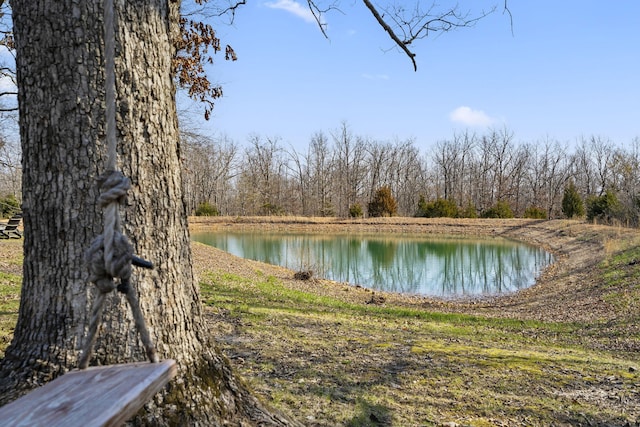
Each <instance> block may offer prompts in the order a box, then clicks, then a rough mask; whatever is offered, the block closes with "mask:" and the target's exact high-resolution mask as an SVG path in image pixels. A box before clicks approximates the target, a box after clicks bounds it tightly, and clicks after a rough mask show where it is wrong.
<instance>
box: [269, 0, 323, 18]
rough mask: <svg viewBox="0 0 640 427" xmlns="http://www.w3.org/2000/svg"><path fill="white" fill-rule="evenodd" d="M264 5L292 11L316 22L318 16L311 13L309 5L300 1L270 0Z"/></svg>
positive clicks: (298, 15)
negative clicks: (304, 4)
mask: <svg viewBox="0 0 640 427" xmlns="http://www.w3.org/2000/svg"><path fill="white" fill-rule="evenodd" d="M264 5H265V6H267V7H269V8H271V9H280V10H284V11H286V12H289V13H292V14H294V15H295V16H297V17H299V18H302V19H304V20H305V21H307V22H311V23H315V22H316V18H315V17H314V16H313V13H311V10H310V9H309V8H308V7H307V6H302V5H301V4H300V3H298V2H296V1H293V0H276V1H270V2H266V3H265V4H264Z"/></svg>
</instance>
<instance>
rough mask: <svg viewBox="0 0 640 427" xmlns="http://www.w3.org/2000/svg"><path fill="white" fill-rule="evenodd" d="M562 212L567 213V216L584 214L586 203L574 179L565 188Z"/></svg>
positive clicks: (572, 216)
mask: <svg viewBox="0 0 640 427" xmlns="http://www.w3.org/2000/svg"><path fill="white" fill-rule="evenodd" d="M562 213H563V214H565V216H566V217H567V218H574V217H581V216H583V215H584V203H583V202H582V197H580V194H578V190H577V189H576V186H575V184H574V183H573V181H570V182H569V184H568V185H567V186H566V187H565V188H564V196H563V197H562Z"/></svg>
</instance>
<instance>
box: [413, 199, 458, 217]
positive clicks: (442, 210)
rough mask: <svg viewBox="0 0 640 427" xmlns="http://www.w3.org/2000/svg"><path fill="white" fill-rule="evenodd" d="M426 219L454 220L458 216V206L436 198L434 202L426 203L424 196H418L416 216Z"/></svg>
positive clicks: (450, 201)
mask: <svg viewBox="0 0 640 427" xmlns="http://www.w3.org/2000/svg"><path fill="white" fill-rule="evenodd" d="M416 216H422V217H426V218H440V217H447V218H455V217H457V216H458V206H457V205H456V204H455V202H454V201H452V200H447V199H443V198H441V197H438V198H437V199H436V200H435V201H433V202H429V203H427V202H426V201H425V199H424V196H420V201H419V202H418V214H416Z"/></svg>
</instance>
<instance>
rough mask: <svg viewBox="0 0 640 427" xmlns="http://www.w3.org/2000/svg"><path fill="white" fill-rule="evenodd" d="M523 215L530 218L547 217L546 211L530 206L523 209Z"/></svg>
mask: <svg viewBox="0 0 640 427" xmlns="http://www.w3.org/2000/svg"><path fill="white" fill-rule="evenodd" d="M524 217H525V218H530V219H547V212H546V211H545V210H544V209H542V208H539V207H536V206H530V207H528V208H527V209H525V211H524Z"/></svg>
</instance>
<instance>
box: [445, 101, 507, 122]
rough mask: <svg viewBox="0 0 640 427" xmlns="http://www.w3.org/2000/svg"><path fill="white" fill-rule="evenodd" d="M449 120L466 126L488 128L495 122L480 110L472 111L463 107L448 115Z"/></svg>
mask: <svg viewBox="0 0 640 427" xmlns="http://www.w3.org/2000/svg"><path fill="white" fill-rule="evenodd" d="M449 119H450V120H451V121H452V122H454V123H461V124H463V125H467V126H490V125H492V124H493V123H495V122H496V121H497V120H496V119H494V118H493V117H490V116H488V115H487V114H486V113H485V112H484V111H482V110H473V109H471V108H470V107H467V106H464V105H463V106H462V107H458V108H456V109H455V110H453V111H452V112H451V113H449Z"/></svg>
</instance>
